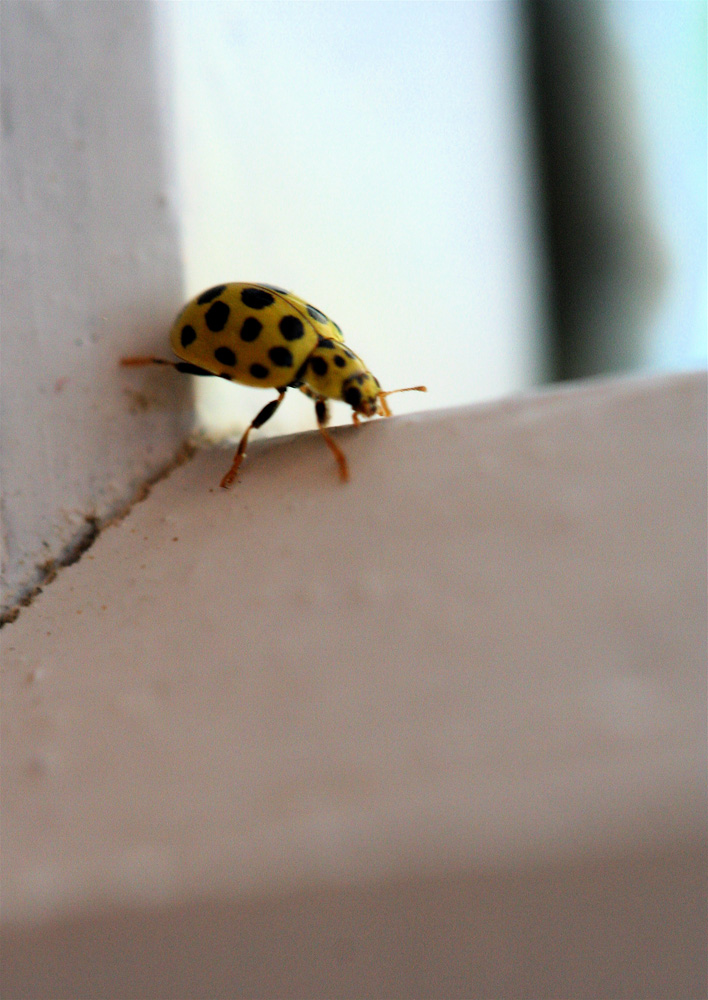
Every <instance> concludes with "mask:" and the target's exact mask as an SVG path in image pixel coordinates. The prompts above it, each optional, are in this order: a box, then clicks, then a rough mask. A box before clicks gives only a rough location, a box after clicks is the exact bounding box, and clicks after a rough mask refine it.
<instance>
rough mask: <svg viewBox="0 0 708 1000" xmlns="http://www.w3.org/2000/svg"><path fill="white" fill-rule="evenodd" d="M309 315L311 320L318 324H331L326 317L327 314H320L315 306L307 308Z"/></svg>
mask: <svg viewBox="0 0 708 1000" xmlns="http://www.w3.org/2000/svg"><path fill="white" fill-rule="evenodd" d="M307 315H308V316H309V317H310V318H311V319H314V320H315V322H316V323H327V322H329V321H328V319H327V317H326V316H325V314H324V313H323V312H320V311H319V309H315V307H314V306H308V307H307Z"/></svg>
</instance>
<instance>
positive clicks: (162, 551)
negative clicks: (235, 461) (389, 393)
mask: <svg viewBox="0 0 708 1000" xmlns="http://www.w3.org/2000/svg"><path fill="white" fill-rule="evenodd" d="M705 383H706V379H705V375H704V374H702V373H699V374H696V375H685V376H673V377H666V378H659V379H651V380H636V381H628V382H622V381H610V382H598V383H591V384H587V385H585V386H578V387H570V388H567V389H558V390H554V391H551V392H548V393H545V394H541V395H537V396H532V397H528V398H522V399H518V400H510V401H506V402H503V403H499V404H495V405H488V406H483V407H476V408H464V409H456V410H448V411H442V412H435V413H423V414H418V415H415V416H406V417H400V418H394V419H392V420H389V421H377V422H372V423H370V424H366V425H365V426H362V427H360V428H358V429H356V428H353V427H351V428H348V429H343V428H341V429H337V430H336V431H335V432H334V433H335V435H336V437H337V440H338V442H339V443H340V445H341V446H342V447H343V448H344V449H345V451H346V453H347V456H348V458H349V461H350V465H351V473H352V476H351V482H350V483H349V484H348V485H347V486H342V485H341V484H340V483H339V482H338V480H337V478H336V475H335V472H334V468H333V463H332V460H331V456H330V455H329V453H328V452H327V450H326V448H325V447H324V445H323V443H322V442H321V440H320V439H319V436H318V435H317V434H316V433H315V434H305V435H302V436H298V437H295V438H289V439H277V440H271V441H269V442H265V443H263V444H261V445H259V444H256V443H254V444H253V445H252V447H251V449H250V452H249V455H248V459H247V462H246V463H245V464H244V466H243V467H242V473H241V475H240V481H239V482H238V484H237V485H236V486H235V487H234V489H233V490H232V491H230V492H225V491H222V490H220V489H219V488H218V485H217V484H218V482H219V479H220V476H221V475H222V473H223V471H224V469H225V468H226V467H227V466H228V463H229V460H230V453H228V452H224V451H210V452H202V453H199V454H198V455H197V456H196V457H195V458H194V459H193V460H192V461H191V462H189V463H188V464H186V465H184V466H182V467H180V468H178V469H177V470H176V471H175V472H174V473H173V474H172V475H171V477H170V478H169V479H167V480H165V481H163V482H161V483H159V484H158V485H157V486H156V487H155V488H154V490H153V492H152V493H151V495H150V497H149V498H148V499H147V500H146V501H145V502H144V503H142V504H138V505H136V506H135V507H134V509H133V510H132V512H131V513H130V514H129V516H128V517H127V518H126V519H124V520H123V521H122V522H121V523H119V524H117V525H115V526H112V527H109V528H107V529H106V530H104V531H103V532H102V533H101V534H100V535H99V537H98V539H97V540H96V542H95V544H94V545H93V547H92V548H91V549H90V550H89V551H88V552H87V553H86V554H85V555H84V556H83V557H82V559H81V560H80V561H79V562H78V563H76V564H75V565H73V566H70V567H68V568H66V569H64V570H62V571H61V572H60V573H59V575H58V577H57V579H56V580H55V581H54V582H53V583H52V584H51V585H50V586H48V587H47V588H46V589H45V591H44V593H42V594H41V595H40V596H39V597H38V598H37V599H36V601H35V602H34V604H33V605H32V606H31V607H30V608H28V609H26V610H25V611H24V612H23V614H22V615H21V616H20V618H19V619H18V620H17V621H16V622H15V623H13V624H11V625H8V626H6V627H5V629H3V631H2V633H1V641H2V669H3V683H2V697H3V719H2V734H3V755H2V795H3V810H2V824H3V829H2V841H3V858H2V863H3V872H2V882H3V906H4V922H5V924H4V926H5V930H6V942H9V947H8V952H7V953H8V954H10V955H11V956H12V960H11V961H10V963H9V966H7V965H6V968H8V970H9V971H7V972H6V980H7V992H6V993H5V994H4V995H7V996H15V995H18V996H19V995H22V991H23V989H24V990H25V991H26V989H27V988H28V983H33V984H34V986H33V989H35V994H34V995H36V996H45V995H47V996H51V995H52V994H51V992H47V993H45V992H42V990H43V989H44V988H45V987H43V985H42V984H43V983H44V984H46V983H48V982H51V981H52V979H51V977H52V976H55V977H56V976H60V975H62V976H64V977H65V978H64V979H63V980H61V981H62V982H64V983H66V984H69V985H67V986H66V995H71V992H72V989H73V990H74V995H78V994H77V993H76V990H78V989H79V988H81V989H82V990H84V992H83V993H82V994H81V995H101V994H100V990H101V989H103V990H104V991H105V992H104V995H110V993H111V990H112V991H113V993H112V995H121V996H126V997H127V996H134V995H135V996H139V995H144V996H151V997H157V996H170V995H171V996H173V997H175V996H195V997H196V996H202V995H204V996H208V995H212V996H215V995H234V996H236V995H259V996H260V995H269V994H270V995H271V996H272V995H283V996H285V995H287V996H290V995H292V996H297V995H300V996H303V995H312V996H315V995H332V996H334V995H342V996H345V995H350V996H351V995H362V996H364V995H372V996H377V995H378V996H383V995H399V996H415V995H421V985H422V993H424V994H425V995H443V994H445V995H449V996H465V995H467V996H469V995H473V993H472V992H470V990H471V989H472V988H473V987H474V988H475V989H477V994H475V995H490V996H491V995H495V996H496V995H498V996H502V995H509V996H512V995H513V996H520V995H536V996H549V997H550V996H558V995H562V994H563V991H564V990H565V995H571V993H572V995H574V996H586V995H587V996H591V995H594V996H600V995H601V996H610V995H612V996H635V995H636V996H645V997H646V996H649V995H651V996H653V997H659V996H666V997H670V996H674V997H675V996H678V995H681V996H689V995H694V994H695V990H696V989H697V984H699V983H700V982H701V976H702V975H703V974H704V972H705V964H704V959H703V958H702V955H703V946H702V941H701V938H702V933H701V931H700V928H701V927H702V926H703V924H702V923H701V921H702V919H703V917H704V910H703V908H704V902H703V900H704V889H705V880H704V875H703V862H704V860H705V855H704V847H703V836H704V834H703V829H704V817H705V795H704V792H705V764H706V759H705V758H706V748H705V666H706V662H705V651H706V650H705V639H706V576H705V574H706V551H705V549H706V539H705V519H706V518H705V515H706V482H705V480H706V468H705V456H706V393H705ZM197 941H198V942H199V947H198V948H197V946H196V942H197ZM298 942H299V944H298ZM195 948H196V951H195V950H194V949H195ZM559 948H560V949H561V952H562V954H561V955H560V956H559V953H558V949H559ZM426 949H427V950H426ZM97 955H100V956H102V957H101V960H100V961H97V959H96V956H97ZM37 956H42V957H41V960H39V961H38V960H37ZM190 956H191V957H190ZM494 956H496V968H497V973H496V976H497V978H496V979H495V978H494V975H495V973H494V971H493V970H494V965H493V964H491V965H490V964H489V963H490V962H491V958H492V957H494ZM657 956H661V959H660V960H659V961H658V960H657ZM206 969H208V971H205V970H206ZM377 969H378V970H379V972H378V978H377V971H376V970H377ZM396 970H398V971H396ZM416 970H417V971H416ZM436 970H437V971H436ZM389 974H390V976H392V977H393V978H392V979H390V980H389V979H387V978H386V976H387V975H389ZM426 976H428V977H432V981H433V983H435V982H437V983H439V984H442V985H441V989H440V990H439V991H437V992H436V990H435V989H434V988H433V987H432V986H429V987H426V986H425V983H426V981H427V980H426ZM499 976H502V977H506V978H502V979H499ZM82 977H85V978H83V979H82ZM92 977H93V978H92ZM141 977H142V978H141ZM145 977H147V978H145ZM190 977H191V978H190ZM279 977H281V978H280V979H279ZM367 977H368V978H367ZM382 977H383V978H382ZM446 977H447V978H446ZM485 977H491V978H485ZM525 977H526V978H525ZM55 981H60V980H56V979H55ZM77 983H78V984H79V985H78V986H77ZM446 983H447V987H445V984H446ZM87 984H89V985H87ZM91 984H92V985H91ZM141 984H142V985H141ZM185 984H191V985H185ZM278 984H280V985H278ZM327 984H328V985H327ZM485 984H486V985H485ZM637 984H638V985H637ZM495 985H496V987H498V988H497V989H495ZM635 986H636V989H635ZM69 987H71V989H70V988H69ZM397 987H398V988H397ZM679 987H680V989H679ZM684 987H685V989H684ZM46 989H47V990H49V987H48V986H46ZM524 990H527V992H524ZM677 990H679V992H677ZM691 990H693V991H694V993H692V992H691ZM180 991H182V992H180ZM572 991H574V992H572ZM695 995H697V994H695Z"/></svg>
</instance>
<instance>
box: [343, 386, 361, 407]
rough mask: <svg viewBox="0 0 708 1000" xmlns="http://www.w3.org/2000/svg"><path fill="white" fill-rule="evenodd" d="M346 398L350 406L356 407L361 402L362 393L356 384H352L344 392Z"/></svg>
mask: <svg viewBox="0 0 708 1000" xmlns="http://www.w3.org/2000/svg"><path fill="white" fill-rule="evenodd" d="M344 399H345V401H346V402H347V403H349V405H350V406H352V407H353V408H354V409H356V408H357V406H358V405H359V403H360V402H361V393H360V392H359V390H358V389H357V387H356V386H355V385H350V386H349V388H348V389H347V391H346V392H345V393H344Z"/></svg>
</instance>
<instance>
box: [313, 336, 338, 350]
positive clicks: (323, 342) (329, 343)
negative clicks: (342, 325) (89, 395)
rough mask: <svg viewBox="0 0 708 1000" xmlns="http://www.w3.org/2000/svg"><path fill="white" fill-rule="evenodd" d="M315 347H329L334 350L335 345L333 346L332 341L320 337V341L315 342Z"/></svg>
mask: <svg viewBox="0 0 708 1000" xmlns="http://www.w3.org/2000/svg"><path fill="white" fill-rule="evenodd" d="M317 346H318V347H331V348H334V347H335V346H336V345H335V343H334V341H333V340H330V339H329V338H328V337H320V339H319V340H318V342H317Z"/></svg>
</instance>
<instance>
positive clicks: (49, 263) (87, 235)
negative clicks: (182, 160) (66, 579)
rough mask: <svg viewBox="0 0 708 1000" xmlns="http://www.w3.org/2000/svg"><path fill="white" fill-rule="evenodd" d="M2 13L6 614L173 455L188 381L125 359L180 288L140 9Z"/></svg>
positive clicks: (152, 70)
mask: <svg viewBox="0 0 708 1000" xmlns="http://www.w3.org/2000/svg"><path fill="white" fill-rule="evenodd" d="M0 17H1V18H2V121H3V133H2V375H1V385H0V392H1V396H2V400H1V403H2V468H1V473H2V504H3V506H2V519H3V524H2V548H3V579H2V583H3V611H7V610H8V608H10V607H11V606H12V605H13V604H14V603H15V601H16V600H17V599H18V597H21V596H22V594H23V593H25V592H26V591H27V590H28V588H31V587H32V586H33V585H35V584H36V583H39V582H41V581H42V579H43V578H44V577H45V576H46V567H47V564H48V563H50V562H51V561H52V560H61V559H64V558H67V557H70V554H71V552H72V550H73V549H74V548H75V547H76V546H78V545H80V544H81V542H82V540H84V539H85V538H86V537H87V536H89V535H90V534H91V533H92V532H93V530H94V528H93V523H94V519H98V520H99V521H100V520H102V519H105V518H106V517H108V516H110V515H111V514H112V513H113V512H114V511H115V510H117V509H120V507H122V506H123V505H125V503H126V502H127V501H128V500H129V498H130V497H132V496H133V495H134V493H135V491H136V490H137V489H138V488H139V486H140V485H141V484H142V483H144V481H145V480H146V479H148V478H150V477H151V476H154V475H155V474H156V473H157V472H158V471H159V470H160V469H161V468H162V467H164V466H165V465H166V464H167V462H168V461H169V460H170V459H171V457H172V455H173V454H174V452H175V450H176V449H177V447H178V446H179V443H180V441H181V440H182V438H183V436H184V433H185V430H186V424H187V421H188V419H189V418H188V415H187V414H186V413H185V412H184V410H183V408H184V407H185V406H188V405H189V404H188V395H189V392H188V386H187V385H186V384H185V383H184V382H179V380H177V379H173V380H169V379H164V378H154V377H153V376H152V375H151V374H150V375H146V377H144V378H142V379H140V380H138V379H136V378H135V377H134V376H133V377H132V378H130V377H128V373H127V372H126V371H125V370H123V371H121V370H120V369H119V368H118V359H119V358H120V356H121V354H124V353H135V352H136V351H137V350H145V349H146V348H148V347H151V348H156V347H157V346H158V345H159V344H161V343H162V342H163V340H164V336H165V330H166V329H167V328H168V327H169V324H170V322H171V320H172V318H173V315H174V313H175V312H176V310H177V308H178V307H179V303H180V299H181V296H182V291H181V271H180V262H179V247H178V242H177V230H176V226H175V223H174V211H175V208H174V203H173V194H174V189H173V187H172V185H171V183H170V181H169V163H168V162H167V155H168V154H167V147H166V142H165V137H164V134H163V123H164V122H165V117H166V112H165V106H164V103H163V102H162V101H161V97H160V91H159V90H158V86H157V80H158V73H157V69H156V56H155V39H154V32H153V28H152V19H151V8H150V6H149V5H147V4H143V3H134V4H125V3H120V2H117V3H114V2H108V3H92V4H75V3H3V4H2V7H1V10H0ZM181 408H182V412H181Z"/></svg>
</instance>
